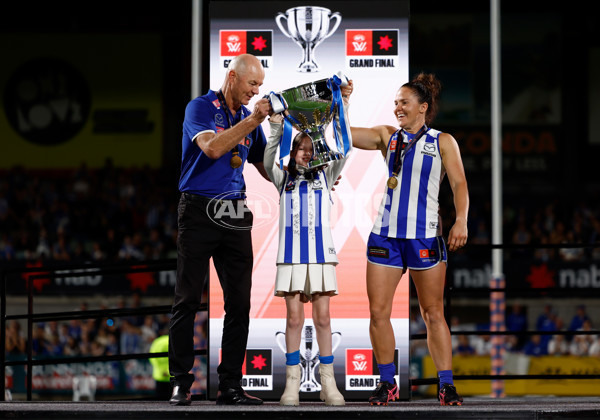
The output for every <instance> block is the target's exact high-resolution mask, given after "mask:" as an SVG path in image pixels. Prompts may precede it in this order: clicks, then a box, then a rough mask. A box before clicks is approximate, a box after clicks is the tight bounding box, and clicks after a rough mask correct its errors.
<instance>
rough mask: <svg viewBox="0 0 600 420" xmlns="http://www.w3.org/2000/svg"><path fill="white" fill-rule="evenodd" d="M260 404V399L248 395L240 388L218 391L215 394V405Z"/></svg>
mask: <svg viewBox="0 0 600 420" xmlns="http://www.w3.org/2000/svg"><path fill="white" fill-rule="evenodd" d="M262 403H263V401H262V400H261V399H260V398H256V397H253V396H252V395H248V394H247V393H246V391H244V390H243V389H242V387H239V388H228V389H226V390H219V392H218V393H217V405H261V404H262Z"/></svg>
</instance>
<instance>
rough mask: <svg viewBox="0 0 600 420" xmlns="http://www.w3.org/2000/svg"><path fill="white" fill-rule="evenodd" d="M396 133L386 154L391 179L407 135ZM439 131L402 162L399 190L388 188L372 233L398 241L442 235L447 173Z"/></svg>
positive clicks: (414, 147) (426, 137) (431, 131)
mask: <svg viewBox="0 0 600 420" xmlns="http://www.w3.org/2000/svg"><path fill="white" fill-rule="evenodd" d="M400 133H401V131H400V130H399V131H396V132H395V133H394V134H393V135H392V136H391V138H390V141H389V143H388V149H387V154H386V159H385V161H386V165H387V168H388V174H389V176H392V171H393V168H392V167H393V163H394V159H395V157H396V153H402V147H401V146H402V143H400V141H402V142H404V143H407V142H408V139H407V138H406V134H405V133H403V132H402V134H401V135H400ZM440 134H441V132H440V131H438V130H434V129H431V128H430V129H429V130H428V131H427V132H426V133H425V134H424V135H423V136H421V138H420V139H419V140H418V141H417V142H416V143H415V144H413V145H412V147H411V148H410V149H408V151H407V152H406V154H405V155H404V157H403V159H402V167H401V169H400V173H399V174H398V186H397V187H396V188H395V189H391V188H389V187H388V186H387V183H386V185H385V191H384V195H383V198H382V201H381V205H380V206H379V214H378V215H377V218H376V220H375V224H374V226H373V230H372V232H373V233H376V234H378V235H381V236H387V237H391V238H399V239H423V238H433V237H435V236H440V235H441V234H442V222H441V217H440V215H439V212H438V211H439V203H438V195H439V191H440V184H441V182H442V180H443V179H444V175H445V173H446V172H445V169H444V167H443V165H442V157H441V154H440V147H439V135H440Z"/></svg>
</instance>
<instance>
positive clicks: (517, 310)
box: [506, 302, 528, 351]
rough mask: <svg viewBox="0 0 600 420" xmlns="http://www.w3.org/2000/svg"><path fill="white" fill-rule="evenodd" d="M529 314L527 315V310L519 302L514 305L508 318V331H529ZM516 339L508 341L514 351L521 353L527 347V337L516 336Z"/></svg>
mask: <svg viewBox="0 0 600 420" xmlns="http://www.w3.org/2000/svg"><path fill="white" fill-rule="evenodd" d="M527 324H528V322H527V314H525V309H524V308H523V305H521V304H520V303H519V302H515V303H513V304H512V306H511V309H510V313H509V314H508V316H507V317H506V330H507V331H513V332H523V331H527V328H528V326H527ZM513 337H514V338H512V337H511V338H510V339H509V340H507V341H510V342H511V343H513V344H511V348H512V350H513V351H519V350H521V349H522V348H523V346H524V345H525V342H526V341H527V336H525V335H515V336H513Z"/></svg>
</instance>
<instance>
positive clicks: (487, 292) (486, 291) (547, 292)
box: [410, 244, 600, 386]
mask: <svg viewBox="0 0 600 420" xmlns="http://www.w3.org/2000/svg"><path fill="white" fill-rule="evenodd" d="M598 247H600V244H529V245H516V244H504V245H491V244H490V245H487V244H486V245H484V244H481V245H467V246H466V249H468V250H475V249H477V250H479V251H488V250H489V251H491V250H492V249H503V250H505V249H508V250H514V249H565V248H598ZM492 293H503V294H504V295H505V296H510V297H523V296H526V295H529V296H534V297H539V296H540V295H543V296H544V297H550V296H560V297H565V295H571V296H586V297H597V298H600V289H597V288H579V289H576V290H569V289H560V290H556V289H554V288H549V287H548V288H542V287H537V288H535V289H531V288H529V289H527V288H514V287H508V286H506V287H500V288H492V287H479V288H468V289H456V288H454V287H453V285H452V284H451V282H448V279H447V282H446V285H445V290H444V300H445V305H444V311H445V313H444V315H445V318H446V321H447V322H448V321H449V320H450V319H451V317H452V312H453V307H452V299H453V298H456V297H457V295H468V297H469V298H473V297H476V296H485V297H488V298H489V297H490V296H491V294H492ZM448 324H450V323H449V322H448ZM450 334H451V335H466V336H469V335H471V336H482V335H489V336H532V335H565V336H573V335H598V334H600V330H589V331H576V332H574V331H563V330H555V331H545V330H543V331H542V330H528V331H495V330H477V331H464V330H460V331H453V330H452V327H451V326H450ZM410 339H411V341H412V340H426V339H427V334H426V333H420V334H411V335H410ZM454 379H455V380H492V381H502V380H512V379H519V380H521V379H522V380H539V379H552V380H562V379H600V374H541V375H532V374H518V375H516V374H500V375H499V374H489V375H454ZM410 383H411V386H413V385H414V386H418V385H439V379H438V378H411V379H410Z"/></svg>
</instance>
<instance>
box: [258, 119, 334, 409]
mask: <svg viewBox="0 0 600 420" xmlns="http://www.w3.org/2000/svg"><path fill="white" fill-rule="evenodd" d="M282 120H283V117H282V116H281V115H279V114H274V115H273V116H272V117H271V118H270V120H269V121H270V124H271V134H270V136H269V140H268V143H267V148H266V149H265V155H264V164H265V169H266V170H267V173H268V174H269V177H270V178H271V181H272V182H273V184H275V186H276V187H277V189H278V191H279V193H280V195H281V197H280V213H279V252H278V254H277V278H276V281H275V295H276V296H281V297H283V298H284V299H285V303H286V308H287V316H286V334H285V343H286V349H287V353H286V384H285V391H284V393H283V395H282V396H281V400H280V401H279V403H280V404H281V405H298V404H299V390H300V379H301V371H300V341H301V333H302V327H303V324H304V303H306V302H312V317H313V322H314V326H315V329H316V332H317V343H318V344H319V374H320V375H321V394H320V398H321V400H323V401H325V404H326V405H344V404H345V401H344V397H343V396H342V394H341V393H340V392H339V391H338V389H337V386H336V383H335V377H334V373H333V351H332V344H331V324H330V317H329V298H330V297H331V296H334V295H336V294H337V280H336V276H335V265H336V264H337V263H338V260H337V256H336V254H335V246H334V244H333V239H332V237H331V229H330V226H329V211H330V207H331V197H330V193H331V190H332V187H333V185H334V182H335V181H336V180H337V178H338V176H339V174H340V172H341V171H342V168H343V166H344V163H345V159H341V160H337V161H334V162H332V163H330V164H329V165H328V166H327V167H325V168H324V169H321V168H320V169H318V170H312V171H310V172H309V171H306V170H305V168H307V167H308V164H309V162H310V160H311V159H312V155H313V145H312V141H311V139H310V137H309V136H308V135H307V134H306V133H304V132H299V133H298V134H297V135H296V137H295V138H294V140H293V142H292V148H291V149H292V150H291V152H290V162H289V164H288V166H287V168H279V166H277V165H276V164H275V155H276V152H277V149H278V146H279V139H280V137H281V133H282V124H281V121H282Z"/></svg>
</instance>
